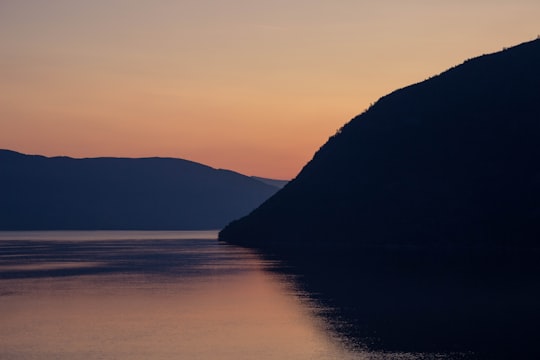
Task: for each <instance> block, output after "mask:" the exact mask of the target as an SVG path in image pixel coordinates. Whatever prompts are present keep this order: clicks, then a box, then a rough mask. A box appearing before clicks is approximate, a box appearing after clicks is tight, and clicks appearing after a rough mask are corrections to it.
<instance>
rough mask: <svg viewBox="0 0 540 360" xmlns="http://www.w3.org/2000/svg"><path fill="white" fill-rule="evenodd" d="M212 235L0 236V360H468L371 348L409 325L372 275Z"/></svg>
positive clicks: (382, 346) (459, 354)
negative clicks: (307, 264)
mask: <svg viewBox="0 0 540 360" xmlns="http://www.w3.org/2000/svg"><path fill="white" fill-rule="evenodd" d="M216 235H217V234H216V232H208V231H207V232H138V231H97V232H90V231H89V232H0V318H1V322H0V359H235V360H237V359H250V360H251V359H259V360H265V359H442V358H451V359H461V358H465V357H467V353H464V352H462V351H453V350H452V349H450V350H452V351H450V350H449V351H445V352H443V353H441V352H439V351H437V349H436V348H434V349H429V348H427V350H426V351H421V352H418V351H415V349H414V347H413V348H411V349H407V348H406V347H405V349H404V350H400V348H399V346H398V347H395V346H388V347H387V348H385V346H386V344H385V343H384V342H382V343H381V344H379V345H377V346H373V347H370V341H376V340H377V332H380V333H382V335H384V336H386V334H385V333H384V331H387V329H397V330H396V331H400V330H399V329H401V328H403V326H402V325H403V324H401V323H400V322H401V321H405V322H408V323H411V320H410V319H406V320H403V319H402V318H401V317H400V316H401V315H398V316H394V315H392V313H391V311H392V309H393V308H386V307H384V306H383V307H380V306H379V305H377V304H379V303H384V301H381V300H380V299H387V300H389V298H392V296H393V295H392V294H391V293H388V294H386V293H384V292H382V293H381V294H379V295H377V296H378V297H375V300H376V301H371V300H369V299H370V295H369V294H370V293H371V294H374V293H376V291H378V290H377V289H378V287H377V286H374V285H373V284H371V285H370V284H369V281H367V280H365V279H369V278H371V277H369V276H367V275H366V277H365V278H364V280H362V279H361V278H360V279H358V278H356V277H355V276H351V277H350V278H348V276H346V275H343V274H341V275H339V276H340V279H338V280H336V279H333V278H332V277H331V274H326V273H325V274H326V275H325V274H323V275H320V274H317V273H316V271H313V269H311V268H308V269H303V266H301V265H298V264H299V263H298V262H290V263H289V262H286V261H281V260H279V261H278V260H276V259H275V258H272V257H262V256H260V255H258V254H256V253H254V252H253V251H251V250H248V249H244V248H240V247H235V246H232V245H227V244H223V243H220V242H218V241H216ZM316 268H317V269H320V267H318V266H316ZM377 276H379V275H376V277H375V278H377ZM400 283H401V281H400ZM328 284H331V286H329V285H328ZM353 288H355V289H356V290H355V291H353V290H352V289H353ZM398 288H399V287H398ZM358 289H360V291H358ZM362 289H364V290H365V291H368V292H369V293H363V292H362V291H363V290H362ZM398 290H399V289H398ZM413 290H414V289H413ZM416 290H417V289H416ZM442 295H444V294H442ZM336 299H338V300H336ZM339 299H342V300H339ZM343 299H345V300H343ZM348 299H350V301H354V304H347V301H348ZM359 299H360V300H359ZM362 299H367V300H366V303H365V306H364V310H362V311H358V307H357V306H362V304H358V302H363V300H362ZM480 300H481V299H480ZM370 301H371V302H370ZM375 303H376V304H375ZM427 305H429V304H427ZM427 305H426V306H427ZM422 308H424V307H422ZM427 308H428V310H429V311H433V309H430V308H429V306H427ZM389 309H390V310H389ZM393 310H395V311H399V309H393ZM402 310H403V309H402ZM405 310H407V309H405ZM435 310H437V309H435ZM445 310H447V309H441V311H445ZM388 314H389V315H388ZM411 316H412V322H414V321H415V320H414V316H416V314H414V313H413V314H412V315H411ZM417 318H419V319H420V320H422V321H423V320H424V319H422V317H421V316H419V317H418V316H417ZM392 321H395V323H394V324H392ZM379 323H384V324H386V325H385V326H383V327H377V326H379V325H380V324H379ZM364 325H366V326H364ZM372 325H373V327H371V326H372ZM394 325H395V326H394ZM439 325H440V324H439ZM400 326H401V328H400ZM428 326H429V324H428ZM372 329H375V330H373V331H372ZM380 329H382V330H380ZM406 331H407V330H406V327H405V330H404V333H402V334H397V337H399V338H400V339H408V337H410V336H411V334H406V333H405V332H406ZM433 331H434V332H436V331H437V329H433ZM390 338H391V337H390ZM406 342H407V343H409V342H408V340H407V341H406ZM389 344H390V343H389ZM368 349H369V350H368ZM458 350H460V349H458Z"/></svg>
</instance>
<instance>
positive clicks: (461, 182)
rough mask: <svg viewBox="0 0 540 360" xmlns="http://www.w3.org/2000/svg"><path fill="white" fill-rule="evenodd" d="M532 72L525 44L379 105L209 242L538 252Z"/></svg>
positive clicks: (538, 73)
mask: <svg viewBox="0 0 540 360" xmlns="http://www.w3.org/2000/svg"><path fill="white" fill-rule="evenodd" d="M538 64H540V40H535V41H531V42H528V43H524V44H521V45H518V46H516V47H513V48H510V49H507V50H505V51H502V52H499V53H495V54H490V55H484V56H481V57H478V58H475V59H472V60H468V61H466V62H465V63H463V64H462V65H460V66H457V67H454V68H452V69H450V70H448V71H446V72H444V73H442V74H440V75H438V76H436V77H433V78H431V79H429V80H426V81H424V82H421V83H418V84H415V85H412V86H409V87H406V88H403V89H401V90H398V91H395V92H393V93H391V94H389V95H387V96H385V97H383V98H381V99H380V100H379V101H378V102H377V103H376V104H375V105H374V106H372V107H371V108H370V109H368V110H367V111H366V112H364V113H363V114H361V115H359V116H357V117H356V118H354V119H353V120H351V121H350V122H349V123H348V124H346V125H345V126H344V127H343V128H342V129H341V130H340V131H339V132H338V133H337V134H336V135H334V136H333V137H331V138H330V139H329V141H328V142H327V143H326V144H325V145H324V146H322V147H321V149H320V150H319V151H318V152H317V153H316V154H315V156H314V157H313V159H312V160H311V161H310V162H309V163H308V164H307V165H306V166H305V167H304V168H303V170H302V171H301V172H300V174H299V175H298V176H297V178H296V179H294V180H293V181H291V182H290V183H289V184H288V185H286V186H285V187H284V188H283V189H282V190H281V191H279V192H278V193H276V194H275V195H274V196H273V197H272V198H270V199H269V200H267V201H266V202H265V203H264V204H263V205H261V206H260V207H259V208H257V209H256V210H255V211H253V212H252V213H251V214H250V215H249V216H247V217H244V218H242V219H240V220H238V221H235V222H233V223H231V224H229V225H228V226H227V227H226V228H225V229H223V230H222V231H221V233H220V239H221V240H225V241H229V242H232V243H238V244H244V245H249V246H268V245H270V244H289V245H290V244H298V243H300V244H303V243H325V244H336V243H346V244H348V245H351V244H353V245H430V246H432V245H435V246H439V245H445V246H446V245H450V246H454V245H458V246H462V245H467V246H468V245H484V244H496V245H515V246H518V245H527V246H530V245H534V246H538V242H539V241H540V162H539V161H538V159H540V66H539V65H538Z"/></svg>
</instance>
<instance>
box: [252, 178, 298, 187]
mask: <svg viewBox="0 0 540 360" xmlns="http://www.w3.org/2000/svg"><path fill="white" fill-rule="evenodd" d="M251 178H252V179H255V180H258V181H260V182H263V183H265V184H268V185H271V186H274V187H277V188H279V189H281V188H282V187H284V186H285V185H287V183H288V182H289V180H276V179H268V178H262V177H258V176H252V177H251Z"/></svg>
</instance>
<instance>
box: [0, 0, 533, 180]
mask: <svg viewBox="0 0 540 360" xmlns="http://www.w3.org/2000/svg"><path fill="white" fill-rule="evenodd" d="M471 3H473V4H471ZM538 19H540V1H538V0H515V1H510V0H506V1H502V0H475V1H463V0H455V1H448V0H445V1H437V0H410V1H402V0H386V1H384V0H381V1H363V0H337V1H322V0H310V1H308V0H288V1H284V0H273V1H267V0H223V1H218V0H213V1H210V0H183V1H181V0H179V1H170V0H159V1H158V0H154V1H150V0H148V1H142V0H139V1H135V0H107V1H105V0H94V1H76V0H48V1H41V0H1V1H0V148H7V149H12V150H16V151H21V152H24V153H33V154H43V155H48V156H54V155H68V156H73V157H94V156H127V157H141V156H170V157H181V158H186V159H189V160H193V161H197V162H201V163H204V164H207V165H210V166H213V167H217V168H228V169H232V170H235V171H238V172H241V173H244V174H246V175H258V176H266V177H273V178H283V179H288V178H292V177H294V176H295V175H296V174H297V173H298V171H299V170H300V169H301V167H302V166H303V165H304V164H305V163H306V162H307V161H308V160H309V159H310V158H311V157H312V155H313V153H314V152H315V151H316V150H317V149H318V148H319V147H320V146H321V145H322V144H323V143H324V142H325V141H326V140H327V139H328V137H329V136H331V135H332V134H333V133H334V132H335V131H336V130H337V129H338V128H339V127H341V126H342V125H343V124H344V123H346V122H347V121H348V120H350V119H351V118H352V117H353V116H355V115H356V114H358V113H360V112H362V111H363V110H364V109H365V108H366V107H368V106H369V104H370V103H372V102H374V101H376V100H377V99H378V98H379V97H381V96H383V95H385V94H386V93H388V92H390V91H392V90H395V89H397V88H399V87H402V86H405V85H408V84H410V83H414V82H418V81H421V80H424V79H425V78H427V77H429V76H431V75H434V74H437V73H439V72H441V71H443V70H445V69H447V68H448V67H451V66H453V65H456V64H458V63H461V62H462V61H463V60H465V59H467V58H470V57H474V56H478V55H481V54H483V53H489V52H494V51H498V50H501V49H502V48H503V47H506V46H511V45H515V44H518V43H520V42H524V41H528V40H531V39H533V38H535V37H536V36H537V35H538V34H540V22H539V20H538Z"/></svg>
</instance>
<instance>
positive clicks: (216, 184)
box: [0, 150, 278, 230]
mask: <svg viewBox="0 0 540 360" xmlns="http://www.w3.org/2000/svg"><path fill="white" fill-rule="evenodd" d="M277 190H278V188H277V187H273V186H270V185H268V184H264V183H262V182H260V181H257V180H255V179H252V178H250V177H248V176H244V175H241V174H238V173H235V172H233V171H228V170H221V169H219V170H217V169H213V168H211V167H208V166H205V165H202V164H198V163H195V162H191V161H187V160H182V159H173V158H142V159H128V158H88V159H73V158H69V157H52V158H48V157H44V156H36V155H23V154H20V153H17V152H13V151H9V150H0V199H1V201H0V230H47V229H51V230H52V229H54V230H63V229H77V230H93V229H103V230H109V229H110V230H114V229H130V230H150V229H151V230H156V229H157V230H159V229H161V230H187V229H219V228H222V227H223V226H224V225H226V224H227V223H228V222H230V221H231V220H233V219H235V218H238V217H240V216H242V215H245V214H247V213H249V212H250V211H251V210H253V209H254V208H255V207H256V206H258V205H259V204H261V203H262V202H263V201H264V200H266V199H267V198H268V197H270V196H271V195H272V194H274V193H275V192H276V191H277Z"/></svg>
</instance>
